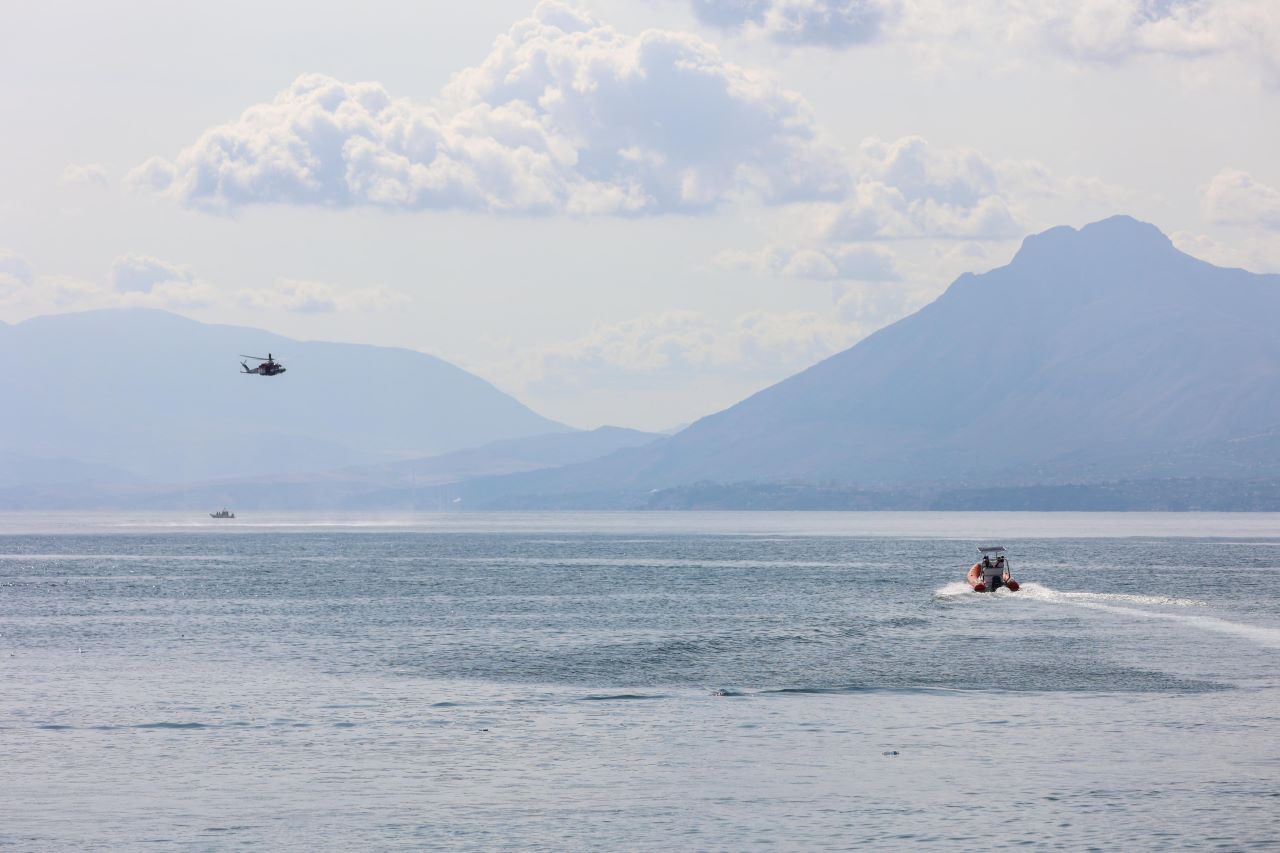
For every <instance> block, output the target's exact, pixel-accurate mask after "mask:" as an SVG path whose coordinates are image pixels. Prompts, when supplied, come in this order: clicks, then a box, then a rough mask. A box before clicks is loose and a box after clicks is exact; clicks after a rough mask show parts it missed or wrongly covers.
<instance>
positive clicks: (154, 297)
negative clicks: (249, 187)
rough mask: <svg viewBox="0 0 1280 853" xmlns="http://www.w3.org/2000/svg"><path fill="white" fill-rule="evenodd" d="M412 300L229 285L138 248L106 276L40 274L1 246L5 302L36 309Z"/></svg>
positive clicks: (290, 306)
mask: <svg viewBox="0 0 1280 853" xmlns="http://www.w3.org/2000/svg"><path fill="white" fill-rule="evenodd" d="M408 302H409V298H408V297H407V296H406V295H405V294H402V293H399V292H398V291H394V290H391V289H389V288H386V287H381V286H372V287H339V286H337V285H333V284H327V283H324V282H317V281H298V280H294V279H280V280H278V281H276V282H275V283H274V284H273V285H271V286H269V287H265V288H236V289H224V288H219V287H217V286H215V285H214V284H212V283H210V282H208V281H205V280H203V279H201V278H199V277H198V276H196V275H195V273H194V272H192V270H191V269H190V268H189V267H186V266H182V265H180V264H174V263H170V262H168V261H164V260H161V259H159V258H154V257H151V256H149V255H141V254H136V253H129V254H125V255H121V256H119V257H118V258H116V259H115V260H114V261H113V262H112V263H111V267H110V269H109V270H108V273H107V275H106V277H105V278H104V279H103V280H101V281H91V280H85V279H78V278H74V277H71V276H61V275H36V273H35V272H34V270H33V269H32V268H31V265H30V264H29V263H27V262H26V260H25V259H23V258H21V257H20V256H18V255H16V254H14V253H12V252H8V251H5V250H0V304H3V305H7V306H21V307H24V308H28V309H33V310H52V309H66V308H74V309H79V310H88V309H94V308H113V307H122V306H139V307H148V308H222V309H228V308H252V309H255V310H268V311H285V312H290V313H299V314H311V313H331V312H334V311H384V310H394V309H396V308H400V307H403V306H404V305H406V304H407V303H408Z"/></svg>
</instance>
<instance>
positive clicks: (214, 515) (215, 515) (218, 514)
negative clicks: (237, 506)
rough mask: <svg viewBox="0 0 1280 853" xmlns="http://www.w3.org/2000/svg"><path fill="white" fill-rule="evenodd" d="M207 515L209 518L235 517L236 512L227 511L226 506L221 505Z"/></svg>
mask: <svg viewBox="0 0 1280 853" xmlns="http://www.w3.org/2000/svg"><path fill="white" fill-rule="evenodd" d="M209 517H210V518H235V517H236V514H235V513H234V512H230V511H228V510H227V508H226V507H223V508H222V509H220V510H218V511H217V512H211V513H209Z"/></svg>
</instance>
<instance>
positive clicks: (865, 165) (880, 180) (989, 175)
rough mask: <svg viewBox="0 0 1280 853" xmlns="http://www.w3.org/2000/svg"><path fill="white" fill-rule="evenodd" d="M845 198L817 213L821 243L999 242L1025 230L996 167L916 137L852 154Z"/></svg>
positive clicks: (875, 142)
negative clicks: (850, 186) (853, 180)
mask: <svg viewBox="0 0 1280 853" xmlns="http://www.w3.org/2000/svg"><path fill="white" fill-rule="evenodd" d="M858 167H859V172H860V175H861V177H860V179H859V181H858V183H857V185H856V186H855V187H854V190H853V192H852V194H851V196H850V198H849V199H848V200H847V201H845V202H843V203H841V204H839V205H828V206H825V207H822V208H820V209H819V213H818V216H817V219H818V222H819V224H818V226H817V227H818V231H819V233H820V234H821V236H822V238H823V239H824V240H826V241H828V242H844V241H855V240H870V239H876V238H884V239H900V238H911V237H943V238H962V239H991V240H1000V239H1008V238H1011V237H1016V236H1020V235H1021V234H1022V233H1024V232H1025V226H1024V225H1023V224H1022V223H1021V222H1020V221H1019V219H1018V217H1017V216H1016V215H1015V214H1014V212H1013V210H1012V209H1011V207H1010V203H1009V201H1008V200H1007V199H1006V197H1005V196H1004V195H1003V194H1002V192H1001V187H1000V179H999V175H998V167H997V166H996V165H994V164H992V163H991V162H990V161H988V160H987V159H986V158H984V157H983V156H982V155H981V154H979V153H978V152H976V151H973V150H970V149H939V148H934V147H933V146H931V145H929V143H928V142H927V141H925V140H924V139H922V138H920V137H918V136H907V137H903V138H902V139H898V140H896V141H894V142H885V141H883V140H880V139H875V138H871V139H868V140H866V141H865V142H863V144H862V146H861V150H860V152H859V158H858Z"/></svg>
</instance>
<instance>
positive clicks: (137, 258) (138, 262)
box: [107, 252, 194, 293]
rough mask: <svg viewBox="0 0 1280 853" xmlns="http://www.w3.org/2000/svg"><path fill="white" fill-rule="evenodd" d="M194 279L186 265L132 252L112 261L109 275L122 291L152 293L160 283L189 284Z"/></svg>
mask: <svg viewBox="0 0 1280 853" xmlns="http://www.w3.org/2000/svg"><path fill="white" fill-rule="evenodd" d="M193 279H194V276H193V275H192V273H191V270H189V269H188V268H186V267H182V266H178V265H177V264H171V263H169V262H168V261H162V260H160V259H159V258H153V257H150V256H149V255H138V254H134V253H132V252H131V253H129V254H125V255H121V256H120V257H118V258H116V259H115V260H114V261H112V262H111V271H110V273H109V274H108V276H107V280H108V282H109V283H110V284H111V286H112V287H113V288H114V289H116V290H118V291H120V292H121V293H150V292H151V291H152V290H154V289H155V288H156V287H157V286H158V285H163V284H178V285H189V284H191V283H192V281H193Z"/></svg>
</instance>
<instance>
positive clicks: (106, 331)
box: [0, 309, 568, 483]
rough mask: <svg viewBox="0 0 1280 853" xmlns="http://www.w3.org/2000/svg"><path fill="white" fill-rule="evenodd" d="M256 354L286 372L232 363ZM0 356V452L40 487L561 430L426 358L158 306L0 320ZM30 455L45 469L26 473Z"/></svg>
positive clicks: (165, 478)
mask: <svg viewBox="0 0 1280 853" xmlns="http://www.w3.org/2000/svg"><path fill="white" fill-rule="evenodd" d="M268 352H271V353H272V354H274V355H275V356H276V357H277V358H279V359H280V360H282V361H283V362H284V363H285V364H286V365H287V367H288V372H287V373H286V374H284V375H283V376H278V377H271V378H265V377H260V376H247V375H243V374H241V373H239V370H240V367H239V364H238V362H239V358H238V354H240V353H253V354H255V355H266V354H267V353H268ZM0 359H2V360H3V363H4V364H5V365H7V368H6V370H5V371H4V372H3V374H2V375H0V399H3V400H4V406H5V411H6V417H4V418H2V419H0V447H2V448H3V449H4V450H6V451H8V452H10V453H13V454H20V455H22V457H24V461H23V463H22V465H21V466H20V467H21V470H23V471H25V472H27V473H28V475H29V476H35V477H36V479H37V480H43V481H49V479H50V477H55V478H56V477H57V476H60V474H59V472H60V471H63V472H67V473H68V474H74V473H75V472H76V471H77V470H79V471H80V472H81V473H82V474H86V475H87V474H93V475H94V476H97V477H98V478H99V479H100V478H101V468H100V467H97V466H102V465H109V466H112V467H114V468H117V469H122V470H124V471H127V472H131V473H133V474H136V475H140V476H142V477H146V478H149V479H151V480H154V481H160V482H165V483H181V482H189V481H195V480H206V479H209V478H213V477H236V476H254V475H260V474H266V473H272V472H290V471H317V470H323V469H330V468H336V467H340V466H343V465H352V464H359V463H372V462H378V461H383V460H391V459H396V458H405V457H414V456H424V455H428V454H435V453H442V452H447V451H450V450H455V449H459V448H463V447H472V446H475V445H477V444H481V443H484V442H487V441H494V440H500V439H510V438H518V437H521V436H529V435H536V434H543V433H548V432H554V431H561V430H564V431H567V430H568V427H565V426H563V425H561V424H557V423H556V422H554V421H551V420H548V419H547V418H544V417H542V416H540V415H538V414H536V413H535V412H532V411H530V410H529V409H528V408H526V407H525V406H524V405H522V404H521V403H519V402H518V401H516V400H515V399H513V398H512V397H510V396H509V395H507V394H504V393H502V392H500V391H498V390H497V389H496V388H494V387H493V386H492V385H490V384H489V383H488V382H486V381H484V380H483V379H480V378H479V377H476V376H473V375H472V374H470V373H467V372H466V371H464V370H462V369H460V368H457V367H454V366H453V365H451V364H448V363H447V362H444V361H442V360H440V359H438V358H435V357H433V356H429V355H425V354H423V353H419V352H413V351H410V350H405V349H393V348H388V347H375V346H363V345H357V344H339V343H323V342H312V341H295V340H290V339H288V338H284V337H281V336H279V335H274V334H271V333H269V332H264V331H261V330H257V329H248V328H241V327H235V326H222V325H208V324H204V323H199V322H196V321H195V320H190V319H187V318H184V317H180V316H177V315H175V314H170V313H167V312H163V311H155V310H145V309H122V310H109V311H91V312H86V313H79V314H60V315H52V316H46V317H38V318H34V319H31V320H27V321H26V322H23V323H18V324H16V325H5V324H0ZM251 366H252V365H251ZM15 458H16V457H15ZM41 458H44V459H50V460H57V466H56V468H57V470H55V471H53V472H52V473H44V474H39V473H35V474H33V473H32V465H33V464H34V463H33V462H32V461H31V460H32V459H35V460H37V461H38V460H39V459H41ZM73 462H78V463H81V465H80V467H79V468H77V467H76V465H74V464H72V463H73ZM12 467H15V470H17V469H18V468H17V463H16V462H15V463H13V466H12Z"/></svg>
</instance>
